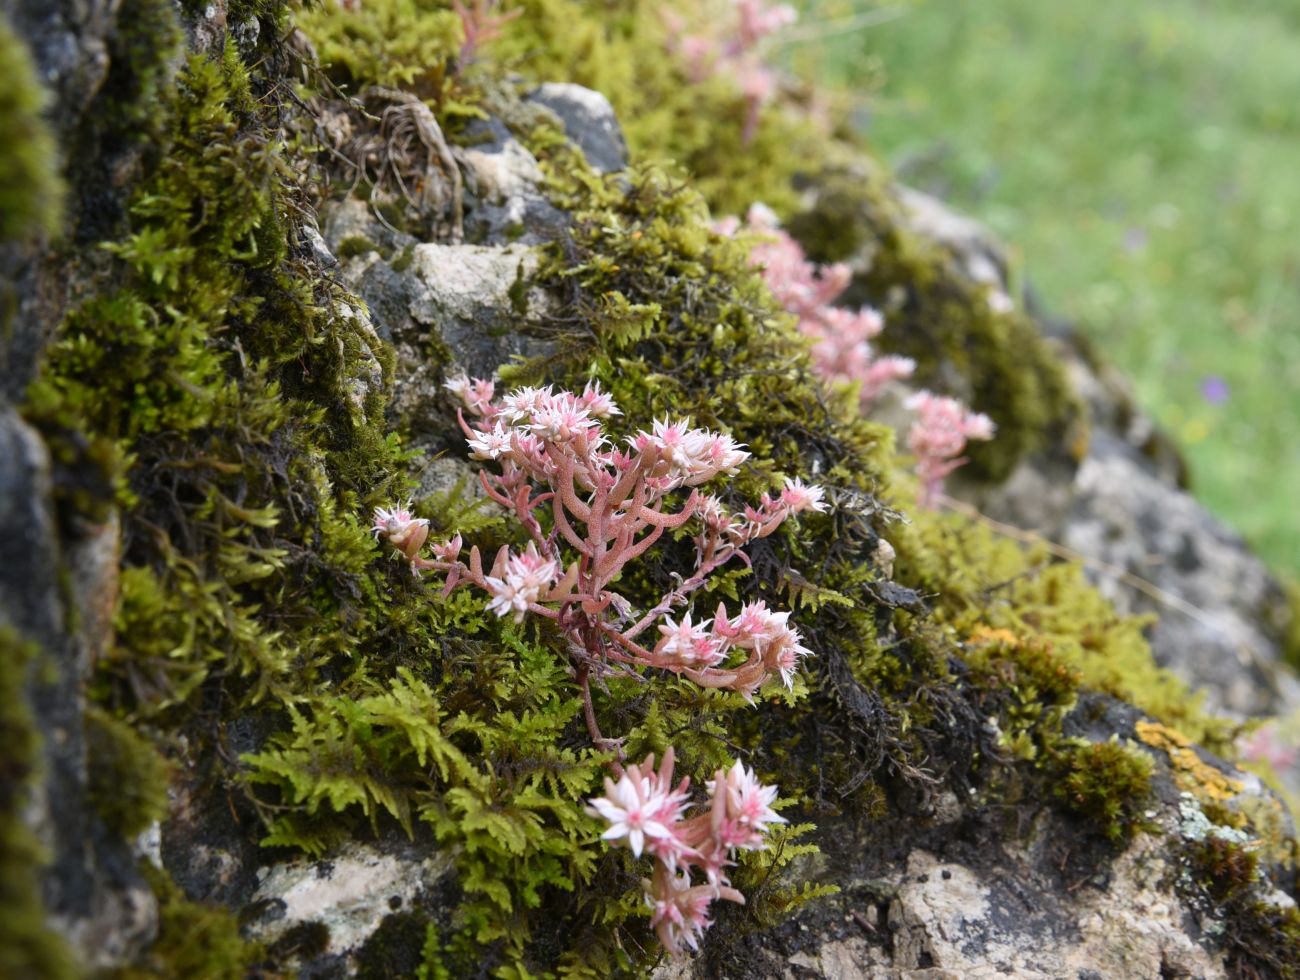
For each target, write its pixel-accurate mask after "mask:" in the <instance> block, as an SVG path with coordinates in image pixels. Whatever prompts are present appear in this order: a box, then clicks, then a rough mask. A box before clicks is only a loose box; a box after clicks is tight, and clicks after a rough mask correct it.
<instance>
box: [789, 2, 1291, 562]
mask: <svg viewBox="0 0 1300 980" xmlns="http://www.w3.org/2000/svg"><path fill="white" fill-rule="evenodd" d="M802 7H803V10H802V18H801V24H800V25H799V26H797V27H796V28H795V29H794V31H793V32H792V36H793V37H795V38H799V37H800V36H802V37H803V38H804V42H803V43H798V42H797V41H796V42H795V43H792V44H790V45H789V46H788V47H787V49H786V53H787V57H788V58H789V60H790V61H791V62H793V63H795V65H796V66H797V67H798V68H799V69H800V71H801V72H807V71H814V72H816V73H817V75H818V76H819V77H821V78H822V79H823V80H825V81H827V82H831V83H833V84H834V85H835V86H836V87H838V88H839V89H841V90H846V89H851V90H854V91H856V92H858V93H864V92H865V93H868V94H867V96H866V97H865V98H863V99H862V104H861V106H860V107H859V109H858V110H857V115H856V120H857V122H858V124H859V125H860V127H861V129H862V130H863V131H864V132H865V134H866V136H867V137H868V139H869V140H870V142H871V143H872V144H873V146H874V147H875V148H876V150H877V151H878V152H880V153H881V154H882V155H883V156H885V157H886V158H887V159H888V160H889V161H890V162H891V163H892V164H893V166H894V167H895V168H896V170H897V172H898V173H899V175H900V177H901V178H902V179H903V180H904V181H906V182H909V183H911V184H913V185H915V186H919V187H921V188H923V189H926V190H929V191H931V192H934V193H936V194H938V195H940V196H942V197H943V198H945V199H947V200H948V201H950V202H951V203H953V204H954V205H955V206H957V207H958V208H961V209H963V210H966V211H968V212H970V213H973V214H975V215H977V216H978V217H979V218H980V219H982V220H983V221H985V222H987V223H988V224H989V225H990V226H991V227H992V228H993V229H994V230H995V231H996V232H997V233H998V234H999V235H1000V236H1001V237H1003V238H1004V239H1005V240H1006V241H1007V242H1009V243H1012V245H1013V247H1014V248H1015V251H1014V253H1013V259H1014V260H1015V262H1016V264H1017V266H1018V269H1019V271H1020V273H1021V274H1022V275H1023V276H1024V278H1025V279H1026V280H1027V281H1028V282H1030V283H1031V284H1032V285H1033V286H1034V288H1035V289H1037V290H1038V291H1039V293H1040V295H1041V296H1042V297H1043V299H1044V301H1045V303H1046V305H1047V307H1048V308H1049V309H1050V310H1051V311H1053V312H1056V313H1060V314H1063V315H1065V316H1067V317H1069V318H1070V319H1071V320H1073V321H1075V322H1077V324H1078V325H1079V326H1080V327H1081V328H1082V329H1083V330H1084V332H1085V333H1086V334H1087V335H1089V336H1090V337H1092V338H1093V339H1094V340H1095V341H1096V342H1097V344H1098V346H1099V347H1100V349H1101V350H1102V351H1103V352H1104V353H1105V355H1106V356H1108V357H1109V358H1110V359H1112V360H1113V361H1115V362H1116V363H1117V364H1119V365H1120V366H1121V367H1122V368H1123V369H1124V370H1125V371H1126V372H1127V373H1128V374H1129V375H1130V376H1131V377H1132V378H1133V379H1134V381H1135V383H1136V386H1137V390H1138V396H1139V399H1140V401H1141V402H1142V404H1143V405H1144V406H1145V407H1146V408H1147V409H1148V410H1149V411H1151V412H1152V413H1153V414H1154V415H1155V416H1156V418H1157V419H1158V420H1159V421H1160V422H1161V423H1162V424H1163V425H1164V426H1165V427H1166V428H1167V429H1168V430H1169V432H1170V433H1172V434H1173V435H1174V437H1175V438H1176V439H1178V440H1179V442H1180V444H1181V446H1182V447H1183V449H1184V451H1185V452H1186V454H1187V457H1188V460H1189V463H1190V466H1191V471H1192V480H1193V485H1194V488H1195V491H1196V493H1197V495H1198V497H1199V498H1200V499H1201V500H1203V501H1204V502H1205V503H1206V504H1207V505H1208V506H1209V507H1211V508H1212V509H1213V510H1215V511H1216V512H1217V513H1218V514H1219V515H1220V516H1221V517H1222V518H1224V519H1225V520H1226V521H1227V522H1228V523H1230V524H1232V525H1233V526H1234V527H1236V528H1237V529H1238V530H1239V531H1240V532H1241V533H1242V534H1243V535H1244V536H1245V537H1246V538H1247V539H1249V540H1250V542H1251V543H1252V545H1254V547H1256V548H1257V549H1258V550H1259V551H1260V552H1261V553H1262V554H1263V555H1264V556H1265V557H1266V558H1267V559H1268V560H1269V561H1270V562H1271V563H1272V564H1273V565H1274V566H1275V567H1276V568H1277V569H1278V570H1280V571H1284V572H1288V573H1290V574H1292V575H1295V574H1298V573H1300V508H1296V506H1295V504H1294V499H1295V497H1294V490H1293V488H1294V487H1295V486H1296V485H1297V484H1298V483H1300V329H1298V328H1300V169H1297V163H1296V151H1297V147H1298V146H1300V142H1298V139H1300V101H1297V100H1296V98H1295V93H1296V92H1298V91H1300V2H1297V0H1144V2H1142V3H1139V4H1133V3H1130V2H1125V0H1093V2H1091V3H1086V4H1065V3H1041V2H1037V0H983V2H980V3H966V2H958V0H911V2H907V3H902V4H891V5H885V4H873V3H870V2H863V0H856V2H839V0H820V2H819V0H806V2H805V3H804V4H803V5H802ZM823 28H825V30H823ZM849 28H856V29H855V30H851V29H849Z"/></svg>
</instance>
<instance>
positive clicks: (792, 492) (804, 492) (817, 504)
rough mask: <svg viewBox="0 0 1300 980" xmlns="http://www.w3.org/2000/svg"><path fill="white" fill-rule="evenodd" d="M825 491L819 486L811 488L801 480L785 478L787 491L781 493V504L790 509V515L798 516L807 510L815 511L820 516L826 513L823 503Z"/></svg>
mask: <svg viewBox="0 0 1300 980" xmlns="http://www.w3.org/2000/svg"><path fill="white" fill-rule="evenodd" d="M825 493H826V491H824V490H823V489H822V488H821V487H819V486H809V485H808V484H806V483H804V482H803V481H802V480H800V479H793V480H792V479H791V478H790V477H788V476H787V477H786V478H785V489H784V490H782V491H781V503H783V504H785V505H786V506H787V507H789V508H790V513H792V514H798V513H801V512H802V511H805V510H815V511H817V512H818V513H819V514H820V513H824V512H825V511H826V504H825V503H823V502H822V497H823V496H824V495H825Z"/></svg>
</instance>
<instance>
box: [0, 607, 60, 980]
mask: <svg viewBox="0 0 1300 980" xmlns="http://www.w3.org/2000/svg"><path fill="white" fill-rule="evenodd" d="M39 656H40V653H39V650H38V648H37V647H36V646H35V645H33V644H30V643H26V642H24V641H23V640H22V638H21V637H20V636H19V635H18V634H17V632H16V631H15V630H13V629H12V628H10V627H9V626H7V625H4V624H0V744H3V745H4V747H5V749H4V762H3V764H0V867H2V868H4V874H3V875H0V976H6V977H43V978H46V977H47V978H50V980H63V978H72V977H75V976H77V975H78V970H77V969H76V967H75V962H74V960H73V958H72V955H71V953H70V952H69V950H68V948H67V947H66V945H65V944H64V942H63V940H62V938H61V937H59V936H58V935H56V934H55V933H54V932H52V931H51V930H50V928H49V926H48V925H47V923H46V915H45V908H44V905H43V903H42V901H41V889H40V877H39V873H40V869H41V866H42V865H43V864H44V863H45V855H44V854H43V853H42V850H41V847H40V844H39V843H38V842H37V840H36V836H35V835H34V834H33V833H32V831H31V829H30V828H29V827H28V826H27V822H26V819H25V814H26V813H27V812H28V810H29V796H30V793H31V788H32V782H33V780H34V778H35V775H36V773H37V772H38V770H39V768H40V754H41V738H40V734H39V733H38V731H37V729H36V723H35V721H34V719H33V718H32V715H31V711H30V709H29V708H28V705H27V698H28V683H29V678H30V677H31V676H32V662H33V660H35V659H37V658H38V657H39Z"/></svg>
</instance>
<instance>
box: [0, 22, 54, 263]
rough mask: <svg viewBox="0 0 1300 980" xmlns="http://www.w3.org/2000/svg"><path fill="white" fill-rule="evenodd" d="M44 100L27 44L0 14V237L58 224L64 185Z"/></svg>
mask: <svg viewBox="0 0 1300 980" xmlns="http://www.w3.org/2000/svg"><path fill="white" fill-rule="evenodd" d="M45 103H46V96H45V91H44V89H42V88H41V85H40V82H38V81H37V80H36V68H35V66H34V65H33V64H32V60H31V56H30V55H29V54H28V52H27V47H26V45H24V44H23V42H22V41H21V40H20V39H19V38H18V36H17V35H16V34H15V33H14V31H13V28H12V27H10V26H9V21H8V19H7V18H6V17H5V16H4V15H2V14H0V242H6V241H11V240H13V239H19V238H26V237H27V236H29V235H32V234H36V233H38V232H45V233H46V234H52V233H53V232H54V231H55V230H56V229H57V228H58V226H59V217H60V213H61V204H62V201H63V185H62V182H61V181H60V180H59V172H60V169H61V168H60V165H59V153H58V150H57V148H56V147H55V144H54V138H53V136H52V135H51V134H50V131H49V128H48V127H47V126H46V124H45V120H44V119H42V118H41V113H42V111H43V110H44V108H45Z"/></svg>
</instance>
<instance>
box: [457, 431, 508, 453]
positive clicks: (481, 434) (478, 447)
mask: <svg viewBox="0 0 1300 980" xmlns="http://www.w3.org/2000/svg"><path fill="white" fill-rule="evenodd" d="M465 441H466V442H467V443H468V444H469V448H470V450H471V451H472V452H471V455H472V456H473V458H474V459H498V458H500V457H501V456H503V455H505V454H507V453H509V452H510V433H509V432H507V431H506V429H505V427H504V426H502V424H501V423H500V422H497V423H496V424H495V425H493V426H492V429H491V430H490V431H487V430H480V431H478V432H476V433H475V434H474V435H473V436H472V437H470V438H468V439H466V440H465Z"/></svg>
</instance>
